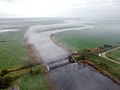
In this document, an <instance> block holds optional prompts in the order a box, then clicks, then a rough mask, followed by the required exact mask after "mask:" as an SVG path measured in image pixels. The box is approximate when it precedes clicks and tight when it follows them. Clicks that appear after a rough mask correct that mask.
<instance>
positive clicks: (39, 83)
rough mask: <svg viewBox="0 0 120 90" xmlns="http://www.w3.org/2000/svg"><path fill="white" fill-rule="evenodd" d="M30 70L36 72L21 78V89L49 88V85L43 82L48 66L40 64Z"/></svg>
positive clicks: (38, 89) (39, 89)
mask: <svg viewBox="0 0 120 90" xmlns="http://www.w3.org/2000/svg"><path fill="white" fill-rule="evenodd" d="M30 70H32V71H33V72H34V73H28V74H26V75H24V76H23V77H21V79H20V80H19V86H20V88H21V90H48V86H47V85H46V84H45V83H43V82H44V81H45V72H47V68H46V67H45V66H43V65H38V66H35V67H33V68H31V69H30ZM30 70H29V71H30Z"/></svg>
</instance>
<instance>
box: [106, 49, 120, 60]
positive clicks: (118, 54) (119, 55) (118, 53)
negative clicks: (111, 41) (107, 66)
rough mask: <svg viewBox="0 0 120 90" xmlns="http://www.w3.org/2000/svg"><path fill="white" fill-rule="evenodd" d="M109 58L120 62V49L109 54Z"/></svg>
mask: <svg viewBox="0 0 120 90" xmlns="http://www.w3.org/2000/svg"><path fill="white" fill-rule="evenodd" d="M107 56H108V57H110V58H112V59H115V60H117V61H119V62H120V49H119V50H115V51H112V52H109V53H108V55H107Z"/></svg>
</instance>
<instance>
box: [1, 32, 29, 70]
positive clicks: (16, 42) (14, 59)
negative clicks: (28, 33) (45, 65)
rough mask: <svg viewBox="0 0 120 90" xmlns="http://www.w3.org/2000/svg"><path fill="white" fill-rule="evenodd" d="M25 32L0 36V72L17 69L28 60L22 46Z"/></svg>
mask: <svg viewBox="0 0 120 90" xmlns="http://www.w3.org/2000/svg"><path fill="white" fill-rule="evenodd" d="M24 33H25V31H15V32H5V33H1V34H0V70H1V69H12V68H18V67H21V66H23V65H25V64H26V62H27V61H28V60H30V58H29V55H28V52H27V50H26V48H25V46H24V36H23V35H24Z"/></svg>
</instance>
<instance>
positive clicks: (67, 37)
mask: <svg viewBox="0 0 120 90" xmlns="http://www.w3.org/2000/svg"><path fill="white" fill-rule="evenodd" d="M55 37H56V38H57V39H58V40H59V41H60V42H61V43H63V44H64V45H66V46H68V47H69V48H71V49H72V50H79V49H82V48H85V47H88V48H95V47H98V46H102V45H104V44H115V43H120V39H119V38H120V31H119V29H118V28H115V29H112V28H106V27H105V28H104V27H102V28H99V27H95V28H94V29H83V30H80V31H74V30H73V31H67V32H61V33H57V34H55Z"/></svg>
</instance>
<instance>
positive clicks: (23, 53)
mask: <svg viewBox="0 0 120 90" xmlns="http://www.w3.org/2000/svg"><path fill="white" fill-rule="evenodd" d="M24 33H25V31H16V32H5V33H1V34H0V70H4V69H15V68H20V67H22V66H25V65H26V64H27V63H28V62H34V60H32V59H31V57H30V56H29V54H28V51H27V49H26V48H25V46H24ZM27 72H28V70H27V69H23V70H20V71H15V72H11V73H9V74H8V76H11V77H13V78H15V77H18V76H20V77H19V79H18V81H21V82H20V83H19V86H20V89H21V90H48V88H47V86H46V85H45V83H44V82H43V79H44V78H45V76H43V75H42V74H36V75H30V74H29V73H27ZM15 82H16V81H13V83H15ZM4 90H6V89H4Z"/></svg>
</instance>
